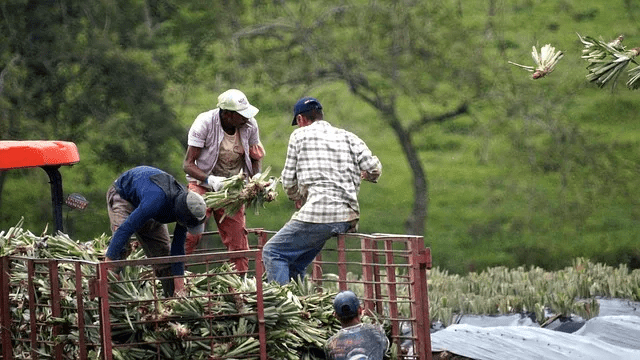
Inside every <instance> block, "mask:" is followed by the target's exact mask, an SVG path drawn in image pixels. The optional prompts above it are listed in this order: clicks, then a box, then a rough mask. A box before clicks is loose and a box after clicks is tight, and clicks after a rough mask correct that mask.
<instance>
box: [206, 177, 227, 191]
mask: <svg viewBox="0 0 640 360" xmlns="http://www.w3.org/2000/svg"><path fill="white" fill-rule="evenodd" d="M224 179H225V178H224V177H222V176H215V175H209V177H208V178H207V185H209V187H210V188H211V190H213V191H218V190H220V189H222V185H223V184H222V181H223V180H224Z"/></svg>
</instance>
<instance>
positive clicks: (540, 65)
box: [509, 44, 564, 80]
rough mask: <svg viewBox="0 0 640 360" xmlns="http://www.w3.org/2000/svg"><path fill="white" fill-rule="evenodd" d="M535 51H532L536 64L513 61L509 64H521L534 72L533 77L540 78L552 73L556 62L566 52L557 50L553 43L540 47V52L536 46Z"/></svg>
mask: <svg viewBox="0 0 640 360" xmlns="http://www.w3.org/2000/svg"><path fill="white" fill-rule="evenodd" d="M532 48H533V51H532V52H531V57H532V58H533V62H534V63H535V66H526V65H520V64H516V63H514V62H512V61H509V64H512V65H515V66H519V67H521V68H523V69H525V70H527V71H529V72H532V73H533V74H532V75H531V78H532V79H534V80H535V79H540V78H541V77H544V76H546V75H548V74H549V73H551V72H552V71H553V69H554V68H555V67H556V64H557V63H558V61H559V60H560V59H562V57H563V56H564V54H563V53H562V51H560V50H558V51H556V48H555V47H553V46H551V44H547V45H545V46H543V47H542V48H541V49H540V53H539V54H538V50H537V49H536V47H535V46H533V47H532Z"/></svg>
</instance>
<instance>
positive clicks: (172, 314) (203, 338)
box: [0, 223, 339, 360]
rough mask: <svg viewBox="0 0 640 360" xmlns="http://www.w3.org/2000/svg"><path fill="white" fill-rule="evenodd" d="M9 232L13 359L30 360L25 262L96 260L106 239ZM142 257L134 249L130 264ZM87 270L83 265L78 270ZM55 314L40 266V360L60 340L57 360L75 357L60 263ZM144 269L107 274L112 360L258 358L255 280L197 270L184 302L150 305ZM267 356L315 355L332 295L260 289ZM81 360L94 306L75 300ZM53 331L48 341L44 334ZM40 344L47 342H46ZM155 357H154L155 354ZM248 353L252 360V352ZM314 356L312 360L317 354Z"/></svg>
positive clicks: (89, 273) (329, 327) (71, 274)
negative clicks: (82, 239)
mask: <svg viewBox="0 0 640 360" xmlns="http://www.w3.org/2000/svg"><path fill="white" fill-rule="evenodd" d="M21 225H22V224H21V223H19V224H18V226H16V227H13V228H11V229H10V230H9V231H7V232H0V256H12V259H13V261H12V262H11V269H10V271H9V273H10V289H11V294H10V296H9V302H10V312H11V317H12V321H13V324H12V330H11V331H12V338H14V339H25V341H22V342H21V341H15V342H14V348H13V352H14V357H15V358H16V359H22V358H24V359H26V358H30V357H31V354H30V351H31V350H32V349H31V348H30V342H29V339H30V328H29V323H30V316H31V314H30V311H29V294H28V291H27V286H26V285H27V281H28V279H27V268H26V262H25V261H21V260H22V258H23V257H25V258H27V257H28V258H45V259H81V260H86V261H90V262H97V261H98V259H99V258H100V257H101V256H102V255H103V254H104V251H105V250H106V246H107V244H108V240H109V237H107V236H102V237H100V238H99V239H96V240H95V241H93V242H90V243H78V242H76V241H74V240H72V239H70V238H69V237H68V236H66V235H65V234H61V233H58V234H56V235H43V236H37V235H34V234H32V233H31V232H29V231H25V230H23V229H22V228H21ZM141 257H143V255H142V252H141V250H140V249H138V250H136V251H134V253H133V254H132V255H131V256H130V259H135V258H141ZM87 264H89V265H90V264H92V263H87ZM59 268H60V281H61V284H62V288H63V289H64V290H63V291H61V293H62V294H61V295H62V299H61V309H62V314H61V316H59V317H57V318H54V317H53V316H52V314H51V307H50V305H51V287H50V281H49V272H48V269H47V268H46V267H41V266H37V268H36V274H35V276H34V277H33V283H34V286H35V294H36V296H35V301H36V303H37V304H38V305H37V314H33V315H34V316H35V317H37V319H36V321H37V323H38V329H39V331H38V334H37V336H38V339H39V340H40V341H42V342H41V343H39V344H40V345H39V346H40V348H39V349H36V350H37V351H38V352H39V353H40V354H42V355H43V356H45V355H46V356H49V355H50V354H51V353H52V349H53V345H55V344H59V343H63V344H64V353H65V354H66V355H65V356H69V357H70V358H71V357H77V356H78V354H79V349H78V345H77V341H78V338H79V334H78V327H77V319H78V312H77V301H78V299H77V298H76V296H75V293H74V291H73V290H74V289H75V283H74V280H75V268H74V263H73V262H65V261H61V262H60V265H59ZM95 270H96V266H86V267H82V272H83V273H82V281H83V284H82V287H83V288H84V289H88V288H89V280H90V279H91V278H94V277H95V272H96V271H95ZM151 273H152V272H151V269H150V268H148V267H124V268H123V269H121V270H120V271H119V272H118V273H110V274H109V276H110V278H109V282H110V286H111V288H110V291H109V302H110V309H109V311H110V320H111V324H112V340H113V343H114V350H113V355H114V358H116V359H127V360H130V359H157V358H158V356H160V358H167V359H168V358H173V359H217V358H247V359H257V358H258V355H257V354H259V341H258V335H257V332H258V323H257V315H256V314H257V298H256V279H255V278H251V277H240V276H238V275H237V274H235V273H234V272H233V270H232V269H231V268H230V267H229V265H226V264H225V265H222V266H220V267H219V268H217V269H212V270H209V271H207V272H204V273H191V272H188V271H187V273H186V287H187V289H188V296H187V297H181V298H173V299H163V298H159V297H158V296H157V294H160V293H161V291H159V290H158V289H159V288H160V287H161V284H160V282H159V281H157V280H155V278H153V277H151V276H150V274H151ZM262 286H263V299H264V301H263V304H264V314H265V321H266V337H267V351H268V356H269V357H270V358H273V359H315V358H323V352H322V351H323V350H322V346H323V345H324V342H325V341H326V340H327V339H328V338H329V336H331V335H332V334H334V333H335V332H336V331H337V329H338V328H339V324H338V323H337V321H336V320H335V319H334V318H333V316H332V313H333V307H332V299H333V297H334V296H335V292H327V291H322V290H323V289H319V288H318V287H316V286H314V285H313V284H312V283H310V282H306V281H303V282H292V283H291V284H288V285H286V286H280V285H278V284H276V283H265V282H263V284H262ZM82 300H83V302H84V307H85V311H84V312H83V315H84V317H85V320H84V323H85V324H86V325H94V326H88V327H87V328H86V331H85V336H86V340H87V342H88V343H90V344H93V345H91V346H89V350H90V351H89V354H88V358H90V359H98V358H101V353H100V351H101V347H99V346H98V344H99V343H100V336H99V332H98V328H97V325H99V321H100V320H99V311H98V303H97V300H90V299H89V296H88V294H84V295H83V299H82ZM54 325H60V326H58V334H57V335H54V333H53V330H52V329H53V327H54ZM45 342H46V343H45ZM159 354H160V355H159ZM252 354H253V355H252ZM317 355H319V356H317Z"/></svg>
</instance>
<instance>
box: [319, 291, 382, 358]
mask: <svg viewBox="0 0 640 360" xmlns="http://www.w3.org/2000/svg"><path fill="white" fill-rule="evenodd" d="M333 310H334V315H335V316H336V318H337V319H338V320H339V321H340V324H341V325H342V329H340V330H339V331H338V333H337V334H335V335H333V336H332V337H330V338H329V340H327V343H326V345H325V353H326V355H327V358H328V359H331V360H356V359H357V360H382V358H383V357H384V354H385V353H386V352H387V350H388V348H389V339H388V338H387V336H386V335H385V333H384V330H383V329H382V326H380V325H374V324H365V323H362V322H360V317H361V316H362V307H361V306H360V300H358V297H357V296H356V294H354V293H353V292H352V291H349V290H346V291H342V292H340V293H339V294H338V295H336V297H335V298H334V300H333Z"/></svg>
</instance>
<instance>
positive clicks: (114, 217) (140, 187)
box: [105, 166, 207, 296]
mask: <svg viewBox="0 0 640 360" xmlns="http://www.w3.org/2000/svg"><path fill="white" fill-rule="evenodd" d="M206 208H207V206H206V204H205V202H204V199H203V198H202V196H200V195H199V194H197V193H195V192H193V191H189V190H188V189H187V188H186V187H185V186H184V185H182V184H180V183H178V181H176V179H175V178H174V177H173V176H171V175H170V174H168V173H166V172H164V171H162V170H160V169H157V168H154V167H151V166H138V167H135V168H133V169H130V170H127V171H125V172H124V173H123V174H121V175H120V176H119V177H118V179H117V180H116V181H115V182H114V183H113V184H112V185H111V186H110V187H109V190H107V211H108V213H109V221H110V222H111V231H112V232H113V237H112V238H111V242H110V243H109V247H108V248H107V252H106V254H105V258H106V260H107V261H110V260H123V259H126V258H127V257H128V256H129V254H130V253H131V245H130V243H129V241H130V239H131V236H132V235H133V234H134V233H135V234H136V237H137V239H138V241H139V242H140V244H141V245H142V248H143V249H144V252H145V255H146V256H147V257H160V256H170V255H171V256H179V255H185V251H184V243H185V238H186V236H187V232H189V233H191V234H199V233H201V232H202V230H203V229H204V225H203V222H204V219H205V212H206ZM173 222H175V223H176V225H175V228H174V231H173V241H172V240H171V238H170V236H169V230H168V227H167V224H168V223H173ZM154 270H155V273H156V276H157V277H158V278H160V279H161V282H162V288H163V291H164V293H165V296H173V295H174V292H182V291H183V288H184V278H183V277H182V276H183V275H184V263H182V262H180V263H173V264H166V265H165V264H158V265H154Z"/></svg>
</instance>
